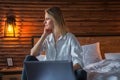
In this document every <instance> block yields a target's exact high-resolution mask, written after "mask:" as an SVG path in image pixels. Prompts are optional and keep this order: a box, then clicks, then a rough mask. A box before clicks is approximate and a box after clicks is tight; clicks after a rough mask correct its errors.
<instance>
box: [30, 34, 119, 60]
mask: <svg viewBox="0 0 120 80" xmlns="http://www.w3.org/2000/svg"><path fill="white" fill-rule="evenodd" d="M39 38H40V36H33V37H32V46H34V44H35V43H36V42H37V40H38V39H39ZM76 38H77V39H78V41H79V42H80V44H81V45H86V44H92V43H95V42H100V50H101V55H102V58H103V59H104V58H105V56H104V53H120V36H118V35H117V36H115V35H104V36H103V35H99V36H98V35H97V36H96V35H92V36H91V35H76Z"/></svg>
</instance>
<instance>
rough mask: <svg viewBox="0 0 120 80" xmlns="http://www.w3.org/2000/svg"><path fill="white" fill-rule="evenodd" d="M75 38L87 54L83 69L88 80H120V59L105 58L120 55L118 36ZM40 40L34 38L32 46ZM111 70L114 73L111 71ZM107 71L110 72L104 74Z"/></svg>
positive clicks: (84, 36)
mask: <svg viewBox="0 0 120 80" xmlns="http://www.w3.org/2000/svg"><path fill="white" fill-rule="evenodd" d="M75 36H76V38H77V39H78V41H79V42H80V44H81V46H82V48H83V54H86V55H84V60H83V61H84V66H83V67H84V69H85V70H86V71H87V73H88V80H119V79H120V59H114V60H112V59H106V58H105V54H107V53H112V54H116V53H117V54H118V53H120V36H119V35H117V36H116V35H97V36H96V35H92V36H91V35H75ZM39 38H40V36H33V37H32V46H34V44H35V43H36V42H37V40H38V39H39ZM84 51H85V52H84ZM111 63H113V64H111ZM116 64H117V65H116ZM96 67H97V68H96ZM110 69H111V70H113V71H111V70H110ZM105 70H108V71H106V72H104V71H105ZM116 70H117V71H118V72H117V71H116ZM102 71H103V72H102ZM112 72H113V73H112Z"/></svg>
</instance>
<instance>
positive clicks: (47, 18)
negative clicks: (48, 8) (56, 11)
mask: <svg viewBox="0 0 120 80" xmlns="http://www.w3.org/2000/svg"><path fill="white" fill-rule="evenodd" d="M44 24H45V28H47V29H52V30H53V28H54V23H53V20H52V17H51V16H50V15H49V14H48V13H45V20H44Z"/></svg>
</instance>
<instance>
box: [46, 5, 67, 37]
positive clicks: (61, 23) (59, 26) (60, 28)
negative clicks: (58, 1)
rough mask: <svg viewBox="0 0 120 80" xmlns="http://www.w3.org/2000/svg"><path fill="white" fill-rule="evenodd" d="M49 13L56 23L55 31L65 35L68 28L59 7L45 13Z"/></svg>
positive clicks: (49, 9)
mask: <svg viewBox="0 0 120 80" xmlns="http://www.w3.org/2000/svg"><path fill="white" fill-rule="evenodd" d="M46 12H47V13H48V14H49V15H51V16H52V18H53V21H54V31H56V32H58V33H60V34H62V35H64V34H65V33H67V31H68V28H67V27H66V25H65V20H64V17H63V14H62V11H61V9H60V8H59V7H51V8H48V9H45V13H46Z"/></svg>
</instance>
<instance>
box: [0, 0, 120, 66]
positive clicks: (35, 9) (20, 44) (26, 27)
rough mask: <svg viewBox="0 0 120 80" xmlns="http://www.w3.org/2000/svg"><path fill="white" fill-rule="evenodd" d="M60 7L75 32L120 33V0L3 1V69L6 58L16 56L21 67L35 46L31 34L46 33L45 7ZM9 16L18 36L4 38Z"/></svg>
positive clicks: (0, 25) (0, 44)
mask: <svg viewBox="0 0 120 80" xmlns="http://www.w3.org/2000/svg"><path fill="white" fill-rule="evenodd" d="M51 6H58V7H60V8H61V9H62V11H63V15H64V17H65V21H66V25H67V26H68V27H69V29H70V31H71V32H72V33H74V34H76V35H96V36H99V35H120V2H117V1H112V0H110V1H106V0H99V1H95V0H93V1H90V0H85V1H84V0H81V1H80V0H75V1H73V0H71V1H67V0H66V1H65V0H61V1H55V0H52V1H48V0H45V1H44V0H0V68H1V67H4V66H7V65H6V58H7V57H14V62H15V66H22V62H23V59H24V57H25V55H28V54H29V53H30V49H31V47H32V43H31V37H32V36H40V35H41V34H42V32H43V28H44V25H43V21H44V9H46V8H48V7H51ZM7 15H15V17H16V27H17V28H18V33H17V36H16V37H14V38H8V37H4V26H5V20H6V16H7Z"/></svg>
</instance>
